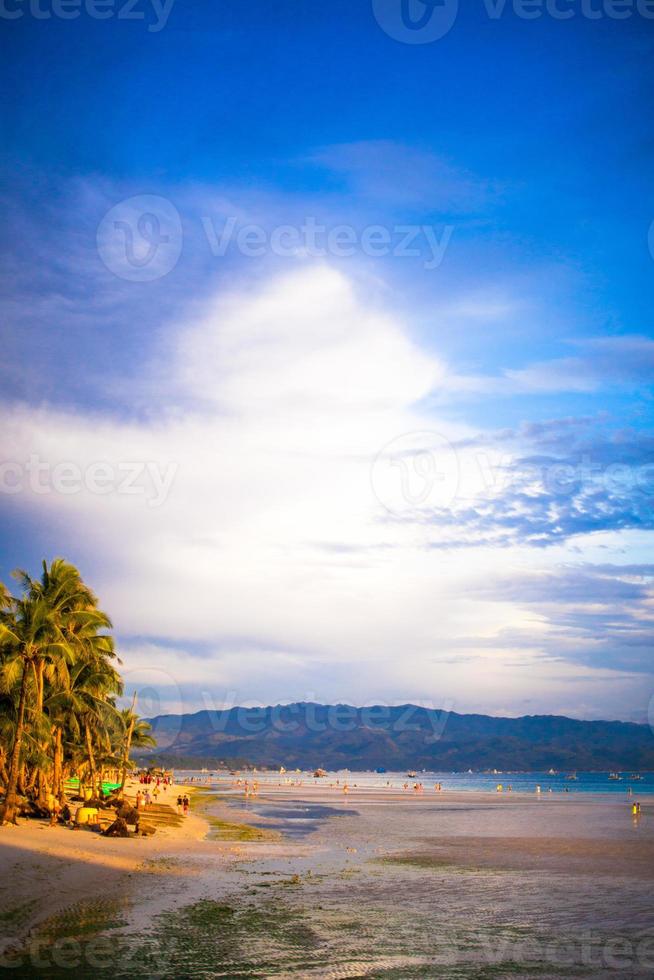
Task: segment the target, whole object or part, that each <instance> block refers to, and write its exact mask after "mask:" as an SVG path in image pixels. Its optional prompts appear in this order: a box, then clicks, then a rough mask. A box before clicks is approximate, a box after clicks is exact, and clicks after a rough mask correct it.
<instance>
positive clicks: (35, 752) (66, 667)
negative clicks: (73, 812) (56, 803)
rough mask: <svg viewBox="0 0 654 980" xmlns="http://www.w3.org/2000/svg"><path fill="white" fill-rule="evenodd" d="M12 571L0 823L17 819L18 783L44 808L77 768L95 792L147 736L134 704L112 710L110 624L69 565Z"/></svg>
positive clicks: (0, 686) (116, 678) (1, 604)
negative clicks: (15, 591) (15, 584)
mask: <svg viewBox="0 0 654 980" xmlns="http://www.w3.org/2000/svg"><path fill="white" fill-rule="evenodd" d="M15 577H16V578H17V579H18V581H19V583H20V586H21V593H22V595H21V597H20V598H14V597H12V596H11V595H10V594H9V592H8V591H7V589H6V588H5V587H4V586H3V585H2V584H1V583H0V784H2V785H3V786H4V788H5V799H4V804H3V805H2V807H1V808H0V823H7V822H14V823H15V822H16V816H17V809H18V807H17V794H18V788H19V785H20V789H21V792H25V793H27V794H28V795H33V794H34V793H36V794H37V795H38V800H39V803H40V805H41V807H43V806H45V805H46V803H47V797H48V796H49V794H50V791H52V792H53V793H54V795H55V796H56V797H58V798H59V799H60V800H61V799H63V791H64V781H65V777H66V775H70V774H71V772H72V770H73V767H75V768H76V769H77V770H79V771H80V774H82V773H83V774H84V775H85V776H88V778H89V781H90V784H91V790H92V792H93V793H96V792H99V791H100V789H101V785H102V776H103V770H104V769H105V768H106V767H111V768H112V769H113V770H114V771H119V770H121V768H123V771H125V767H126V766H127V765H128V764H129V751H130V747H131V746H132V745H138V744H143V745H149V744H153V742H154V740H153V739H152V738H151V736H150V735H149V734H148V731H149V726H147V724H146V723H145V722H141V721H140V720H139V719H138V717H137V716H136V714H135V712H134V707H135V705H134V704H133V705H132V708H131V709H129V717H128V716H127V715H126V713H125V712H120V711H119V710H118V708H117V706H116V698H117V697H118V696H119V695H120V694H122V680H121V677H120V674H119V673H118V670H117V666H116V665H117V664H120V660H118V658H117V657H116V653H115V649H114V642H113V638H112V637H111V634H110V630H111V621H110V619H109V617H108V616H107V615H106V613H104V612H102V611H101V610H100V609H99V608H98V600H97V597H96V596H95V594H94V593H93V592H92V591H91V589H89V587H88V586H87V585H86V584H85V583H84V582H83V580H82V577H81V575H80V573H79V571H78V570H77V568H75V566H74V565H71V564H70V563H68V562H66V561H64V560H63V559H61V558H57V559H55V560H54V561H53V562H52V563H51V564H50V565H49V566H48V564H47V563H46V562H43V566H42V570H41V575H40V577H39V578H36V579H34V578H32V577H31V576H30V575H28V574H27V572H24V571H18V572H16V573H15ZM123 782H124V779H123Z"/></svg>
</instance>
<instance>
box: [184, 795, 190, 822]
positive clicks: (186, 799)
mask: <svg viewBox="0 0 654 980" xmlns="http://www.w3.org/2000/svg"><path fill="white" fill-rule="evenodd" d="M190 805H191V804H190V801H189V798H188V796H186V794H185V795H184V799H183V800H182V810H183V812H184V816H185V817H188V809H189V806H190Z"/></svg>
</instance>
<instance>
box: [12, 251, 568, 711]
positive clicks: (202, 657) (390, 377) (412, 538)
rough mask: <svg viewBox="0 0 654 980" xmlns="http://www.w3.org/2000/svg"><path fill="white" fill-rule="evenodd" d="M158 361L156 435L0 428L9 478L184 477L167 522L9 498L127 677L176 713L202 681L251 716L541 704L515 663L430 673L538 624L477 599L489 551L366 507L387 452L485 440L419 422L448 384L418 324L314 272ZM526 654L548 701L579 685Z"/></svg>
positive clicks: (86, 494) (140, 503) (218, 320)
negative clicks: (93, 599)
mask: <svg viewBox="0 0 654 980" xmlns="http://www.w3.org/2000/svg"><path fill="white" fill-rule="evenodd" d="M165 347H166V350H167V351H169V352H172V354H170V355H169V359H168V361H167V362H166V363H165V364H164V363H163V362H162V360H160V361H159V363H158V364H157V368H156V372H155V370H154V368H153V371H152V372H151V373H149V374H148V372H145V374H144V376H143V379H142V380H143V385H144V386H145V387H146V388H148V389H150V388H151V386H152V385H153V384H156V385H158V386H159V389H160V398H159V404H163V405H164V406H166V407H165V411H162V412H160V414H159V415H158V416H157V417H156V418H150V419H148V420H146V421H142V420H139V421H130V422H122V421H116V420H115V419H111V418H108V417H107V416H93V415H91V414H90V413H89V414H81V413H79V412H77V413H72V412H65V411H54V410H45V409H42V410H34V409H31V408H27V407H19V408H16V409H14V410H13V411H12V412H11V413H9V415H8V421H7V424H6V427H5V430H4V442H5V447H4V453H3V456H4V458H5V459H9V460H14V461H24V460H25V459H26V458H27V457H28V456H29V455H30V453H32V454H36V455H37V456H38V457H39V459H41V460H45V461H47V462H48V463H49V464H50V465H51V466H54V465H56V464H58V463H61V462H71V461H72V462H74V464H75V465H76V466H78V467H79V468H80V470H82V471H86V470H87V469H88V467H89V466H91V465H92V464H94V463H98V462H104V463H107V464H108V465H109V466H111V467H113V468H114V469H116V468H118V467H120V465H122V464H124V463H125V462H136V463H139V462H140V463H145V462H149V463H156V464H158V465H159V466H160V467H162V468H165V467H168V466H171V465H173V466H174V467H175V468H176V476H175V479H174V482H173V484H172V488H171V491H170V493H169V495H168V496H167V499H166V500H165V503H163V504H162V505H161V506H159V507H152V506H150V505H149V503H148V496H147V494H145V493H141V494H131V493H125V492H123V493H119V492H111V493H108V494H106V495H101V494H98V493H94V492H90V491H89V490H88V488H82V490H81V491H80V492H79V493H74V494H62V493H44V494H41V493H34V492H33V491H31V490H30V489H29V488H27V489H26V490H25V492H24V493H23V494H22V495H20V497H19V498H18V499H19V505H20V506H22V507H24V508H27V509H28V510H29V511H31V512H35V513H38V514H39V515H40V517H41V518H42V519H43V518H44V517H45V518H46V519H47V520H49V521H51V522H52V523H53V524H55V525H58V526H59V527H60V528H61V540H62V541H64V542H66V545H65V550H66V554H67V556H69V557H71V558H73V559H74V560H78V561H82V562H83V567H84V568H85V569H86V568H89V569H90V570H91V571H90V573H89V575H88V577H89V578H90V579H91V581H92V584H93V585H94V586H95V587H96V588H97V590H98V591H99V593H100V594H101V596H102V599H103V602H104V604H105V606H106V607H107V608H108V609H109V610H110V611H111V612H112V614H113V617H114V620H115V624H116V627H117V630H118V632H119V634H121V635H122V636H123V637H125V638H126V639H125V641H124V644H123V649H124V651H125V659H126V664H127V666H128V667H131V668H132V669H136V667H138V668H139V669H145V667H147V666H148V665H149V666H150V667H151V668H152V669H160V670H164V671H165V672H167V673H168V674H169V675H170V676H172V677H173V679H174V684H176V685H178V686H179V688H180V689H181V690H183V691H185V692H186V693H184V698H185V699H186V700H185V703H188V698H189V697H191V695H190V694H189V693H188V691H189V690H191V689H193V690H195V691H196V698H197V697H199V696H200V695H199V693H198V692H199V688H198V685H200V684H201V687H202V690H206V689H209V690H211V689H212V688H213V687H215V686H218V687H219V688H220V690H224V689H225V688H226V687H229V688H231V689H237V690H238V691H239V692H240V696H241V699H245V698H247V697H257V698H260V699H262V700H266V699H268V698H270V699H271V700H272V699H284V692H287V693H286V699H288V697H301V696H303V694H305V693H308V692H310V691H311V690H313V691H314V692H315V693H316V696H318V697H320V696H324V697H325V698H330V697H331V698H336V697H339V696H340V697H346V696H348V692H349V699H350V700H354V701H357V702H365V701H368V700H370V699H372V698H384V697H385V698H387V699H389V700H397V699H402V698H405V697H406V698H408V697H411V698H414V699H415V698H419V697H421V696H422V698H423V699H424V698H429V697H432V698H433V699H434V700H435V701H436V702H438V701H439V700H441V699H443V700H445V699H448V700H451V701H452V702H453V707H455V708H457V707H458V708H459V709H461V710H463V709H464V708H466V707H471V706H476V707H477V708H479V707H481V706H482V705H483V704H485V706H486V708H487V709H492V708H493V707H494V706H497V707H500V706H501V705H504V704H505V703H507V702H508V701H509V700H511V698H512V697H513V698H514V699H517V700H518V701H520V700H521V699H523V700H524V699H527V698H528V697H529V696H530V692H532V693H533V691H532V688H533V678H532V677H531V676H530V674H529V671H524V670H520V671H516V670H513V669H512V667H511V665H510V662H509V661H510V659H511V658H512V657H514V653H513V651H510V656H509V660H507V656H506V655H504V656H502V655H500V654H498V653H496V652H492V651H489V649H488V648H487V649H485V650H484V651H483V652H482V653H479V652H477V656H478V657H481V658H482V659H483V668H484V669H483V680H482V679H480V678H481V674H480V670H479V663H478V662H477V661H475V660H474V659H473V660H469V659H466V657H465V656H463V653H465V651H459V653H458V655H457V654H456V653H455V657H454V660H453V662H452V663H449V664H443V663H442V662H440V660H439V657H440V658H441V659H442V654H443V652H444V651H445V652H446V653H447V652H448V651H449V650H450V647H451V646H453V645H455V642H456V639H457V638H458V637H460V636H468V635H469V634H470V624H471V623H474V628H475V630H477V632H478V634H479V635H480V636H485V637H492V636H495V635H498V636H500V635H501V634H502V631H503V630H509V629H510V630H513V631H516V630H517V631H519V630H520V629H528V628H530V626H533V614H532V613H530V612H528V611H527V612H524V611H522V610H521V609H520V606H519V604H518V603H517V602H514V601H507V602H497V601H491V600H488V601H485V600H484V599H483V598H480V597H479V595H478V594H477V595H471V594H469V593H468V589H467V584H468V583H469V581H470V575H471V569H473V570H474V574H475V576H479V575H483V574H487V575H488V576H492V575H493V574H494V573H495V570H496V556H495V554H494V553H493V551H492V549H487V550H485V551H484V550H483V549H479V548H478V549H469V550H467V551H461V552H456V551H452V552H443V551H439V550H433V549H429V548H428V547H427V545H428V544H429V543H433V542H434V539H435V537H436V538H437V537H438V535H439V534H443V535H445V533H446V532H445V531H441V530H439V529H438V528H430V527H427V526H421V525H420V524H419V523H416V522H411V521H408V522H406V523H397V522H393V521H392V520H388V519H387V518H388V514H387V513H386V512H385V510H384V508H383V507H382V506H381V504H380V501H379V500H378V499H377V498H376V497H375V494H374V492H373V490H372V488H371V482H370V480H371V476H370V474H371V463H372V461H373V459H374V458H375V456H376V454H377V453H378V452H379V451H380V449H381V448H382V447H384V446H386V445H387V444H388V443H389V442H391V441H392V440H394V439H397V438H398V437H402V436H403V435H404V434H406V433H412V432H419V431H423V430H431V431H434V430H435V431H436V432H438V433H442V434H443V435H444V436H446V437H447V438H449V439H450V440H452V441H455V440H463V439H465V438H467V437H470V436H471V435H472V433H471V432H470V431H469V430H468V429H467V428H466V427H465V426H463V425H453V424H451V423H447V424H446V423H445V422H444V421H443V420H442V419H436V418H434V417H433V415H428V414H427V413H426V410H424V409H423V408H422V407H421V405H422V404H424V401H425V399H426V396H427V395H429V394H431V393H433V392H434V390H437V389H438V387H439V386H441V385H442V386H445V387H446V386H447V385H448V383H449V375H448V369H447V366H446V365H444V364H443V363H442V362H441V361H440V360H439V359H438V358H437V357H435V356H433V355H431V354H427V353H425V352H424V351H423V350H421V349H420V348H419V347H418V346H417V345H416V344H415V343H414V342H413V341H412V339H411V337H410V336H409V333H408V330H407V328H406V327H405V325H403V324H402V323H401V322H399V321H398V320H397V319H396V318H393V317H390V316H389V315H388V314H386V313H383V312H380V311H379V309H378V307H377V304H376V302H375V298H374V296H367V297H365V298H363V299H362V296H361V293H360V292H357V291H355V289H354V288H353V286H352V284H351V282H350V281H349V280H348V279H347V278H346V277H345V276H344V275H343V274H341V273H340V272H337V271H334V270H333V269H331V268H328V267H324V266H322V267H321V266H318V267H316V266H307V267H305V268H304V269H302V270H300V271H299V272H295V273H293V274H292V275H290V276H286V277H283V278H279V279H275V280H273V281H272V282H269V283H268V284H266V285H265V286H264V287H263V288H261V289H260V290H259V291H257V292H255V293H253V294H250V293H248V291H247V289H241V290H235V291H234V292H233V294H232V295H231V296H230V297H227V298H221V299H219V300H216V301H213V302H212V303H210V304H209V305H208V308H207V309H206V310H205V311H204V313H203V314H202V315H201V316H199V317H198V316H194V318H193V321H192V322H186V323H180V324H178V325H177V327H176V328H175V329H174V331H172V334H171V336H170V337H169V338H168V341H167V343H166V345H165ZM181 406H184V407H183V408H182V407H181ZM143 480H144V481H145V482H146V483H147V476H145V477H143ZM150 496H151V495H150ZM450 537H451V532H450ZM504 555H505V556H507V555H508V558H507V560H510V558H511V557H512V556H511V554H510V552H508V551H505V552H504ZM130 637H132V639H131V640H130V639H129V638H130ZM135 637H150V638H151V640H150V641H149V642H150V645H149V646H148V645H147V644H145V643H144V642H141V641H139V642H137V641H136V640H134V639H133V638H135ZM162 643H163V645H162ZM189 650H190V651H191V652H187V651H189ZM193 651H195V652H194V653H193ZM521 656H522V658H523V659H524V660H525V661H526V662H532V661H533V662H534V663H536V662H537V663H538V664H539V668H540V676H541V681H540V683H541V688H540V690H541V694H542V696H543V697H545V696H546V695H547V696H549V695H551V694H552V692H553V691H555V690H556V689H557V686H558V688H561V687H562V686H563V685H564V684H565V679H566V676H567V675H568V674H569V673H570V669H569V668H565V667H562V666H561V665H556V664H553V663H551V662H550V663H545V662H544V661H542V657H541V655H540V654H539V652H538V651H534V650H533V649H531V648H528V649H526V650H523V651H522V652H521ZM575 669H577V668H575ZM203 678H204V680H203ZM201 682H202V683H201ZM484 699H485V700H484ZM173 700H174V698H173ZM192 706H193V707H201V706H202V705H201V704H198V703H197V700H196V702H195V703H194V704H193V705H192Z"/></svg>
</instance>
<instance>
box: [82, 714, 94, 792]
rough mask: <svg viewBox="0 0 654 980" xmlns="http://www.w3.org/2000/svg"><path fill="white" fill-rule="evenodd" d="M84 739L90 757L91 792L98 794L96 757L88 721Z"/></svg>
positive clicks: (85, 723)
mask: <svg viewBox="0 0 654 980" xmlns="http://www.w3.org/2000/svg"><path fill="white" fill-rule="evenodd" d="M84 739H85V741H86V754H87V755H88V757H89V774H90V777H91V792H92V793H95V792H96V786H95V755H94V754H93V742H92V741H91V729H90V728H89V723H88V721H85V722H84Z"/></svg>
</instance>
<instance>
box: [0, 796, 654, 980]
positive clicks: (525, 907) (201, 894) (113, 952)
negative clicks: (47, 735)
mask: <svg viewBox="0 0 654 980" xmlns="http://www.w3.org/2000/svg"><path fill="white" fill-rule="evenodd" d="M353 781H355V780H353ZM183 788H184V787H183V786H182V785H180V786H177V785H175V786H172V787H169V788H168V790H167V792H166V794H165V797H164V800H163V802H165V801H166V798H167V801H168V803H170V804H173V811H174V802H175V799H176V796H177V793H178V792H179V791H180V790H181V789H183ZM135 789H136V785H135V784H133V785H131V786H128V791H129V792H130V793H132V794H133V793H134V792H135ZM189 789H190V793H191V812H190V814H189V816H188V817H186V818H181V819H180V820H176V821H174V823H175V824H176V825H174V826H172V825H171V826H168V825H164V826H161V827H160V828H159V829H158V830H157V833H156V834H155V835H154V836H153V837H148V838H143V837H139V838H136V837H133V838H130V839H126V840H125V839H113V838H104V837H101V836H100V835H98V834H94V833H91V832H88V831H76V832H73V831H71V830H69V829H67V828H50V827H48V826H47V825H46V823H45V822H44V821H38V820H36V821H29V822H28V821H21V823H20V826H19V827H18V828H2V831H1V832H0V872H1V879H0V880H1V882H2V884H1V885H0V889H1V891H0V900H1V902H2V905H1V907H2V909H3V913H2V915H3V918H2V927H3V928H2V934H3V937H4V945H5V947H6V946H7V945H11V944H12V943H13V948H14V950H15V952H16V955H17V956H19V957H20V965H19V968H18V970H17V971H16V973H17V974H18V973H20V975H24V976H32V975H34V976H37V975H38V976H52V977H55V976H70V975H71V973H72V972H75V973H77V975H81V976H87V975H88V976H91V975H98V974H100V975H103V974H104V975H109V974H111V975H112V976H131V975H134V973H135V972H138V973H139V974H140V975H141V976H179V975H182V976H205V977H211V976H216V977H218V976H223V977H246V976H247V977H268V976H279V977H286V976H311V977H323V978H329V980H336V978H340V977H356V976H362V977H363V976H366V977H398V978H399V977H414V976H415V977H429V976H443V977H486V976H488V977H490V976H504V975H513V976H516V975H518V976H549V977H564V976H571V975H579V976H592V977H598V976H600V977H601V976H615V975H616V974H617V975H621V976H625V977H626V976H647V975H651V972H652V970H653V969H654V931H652V930H653V927H654V918H653V915H652V903H651V881H652V877H653V875H654V802H648V800H647V799H646V798H644V801H643V805H642V812H641V816H640V817H639V818H634V817H632V815H631V811H630V806H629V803H628V801H627V799H626V798H616V797H615V795H613V796H609V795H606V796H599V795H598V796H595V795H588V796H583V797H582V796H581V795H572V794H570V795H569V796H564V795H563V794H547V795H545V796H544V797H539V798H537V797H536V796H534V795H531V794H530V795H528V794H520V793H510V794H509V793H501V794H498V793H489V792H467V793H466V792H448V791H444V792H442V793H435V792H433V790H432V789H429V790H428V789H427V788H426V789H425V791H424V792H423V793H413V792H409V793H407V792H402V791H401V790H397V789H392V788H391V789H389V788H370V787H366V788H357V787H354V786H352V785H351V786H350V787H349V791H348V793H347V794H346V793H343V791H342V787H341V786H338V787H337V786H334V785H331V786H330V785H327V784H326V781H318V780H316V781H313V782H306V781H303V785H301V786H300V785H295V786H294V785H288V784H281V785H277V784H274V783H273V782H269V783H266V784H265V785H260V786H259V788H258V791H257V795H256V796H254V797H247V798H246V797H245V795H244V793H243V790H242V787H241V786H237V785H235V784H234V782H233V781H227V780H225V781H221V785H220V786H219V788H218V792H216V788H215V787H213V788H212V787H197V786H195V785H192V784H191V785H190V787H189ZM161 802H162V800H161V799H160V803H161ZM10 962H11V961H9V960H7V961H6V962H5V963H4V965H5V966H8V965H9V964H10ZM12 965H13V964H12Z"/></svg>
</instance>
